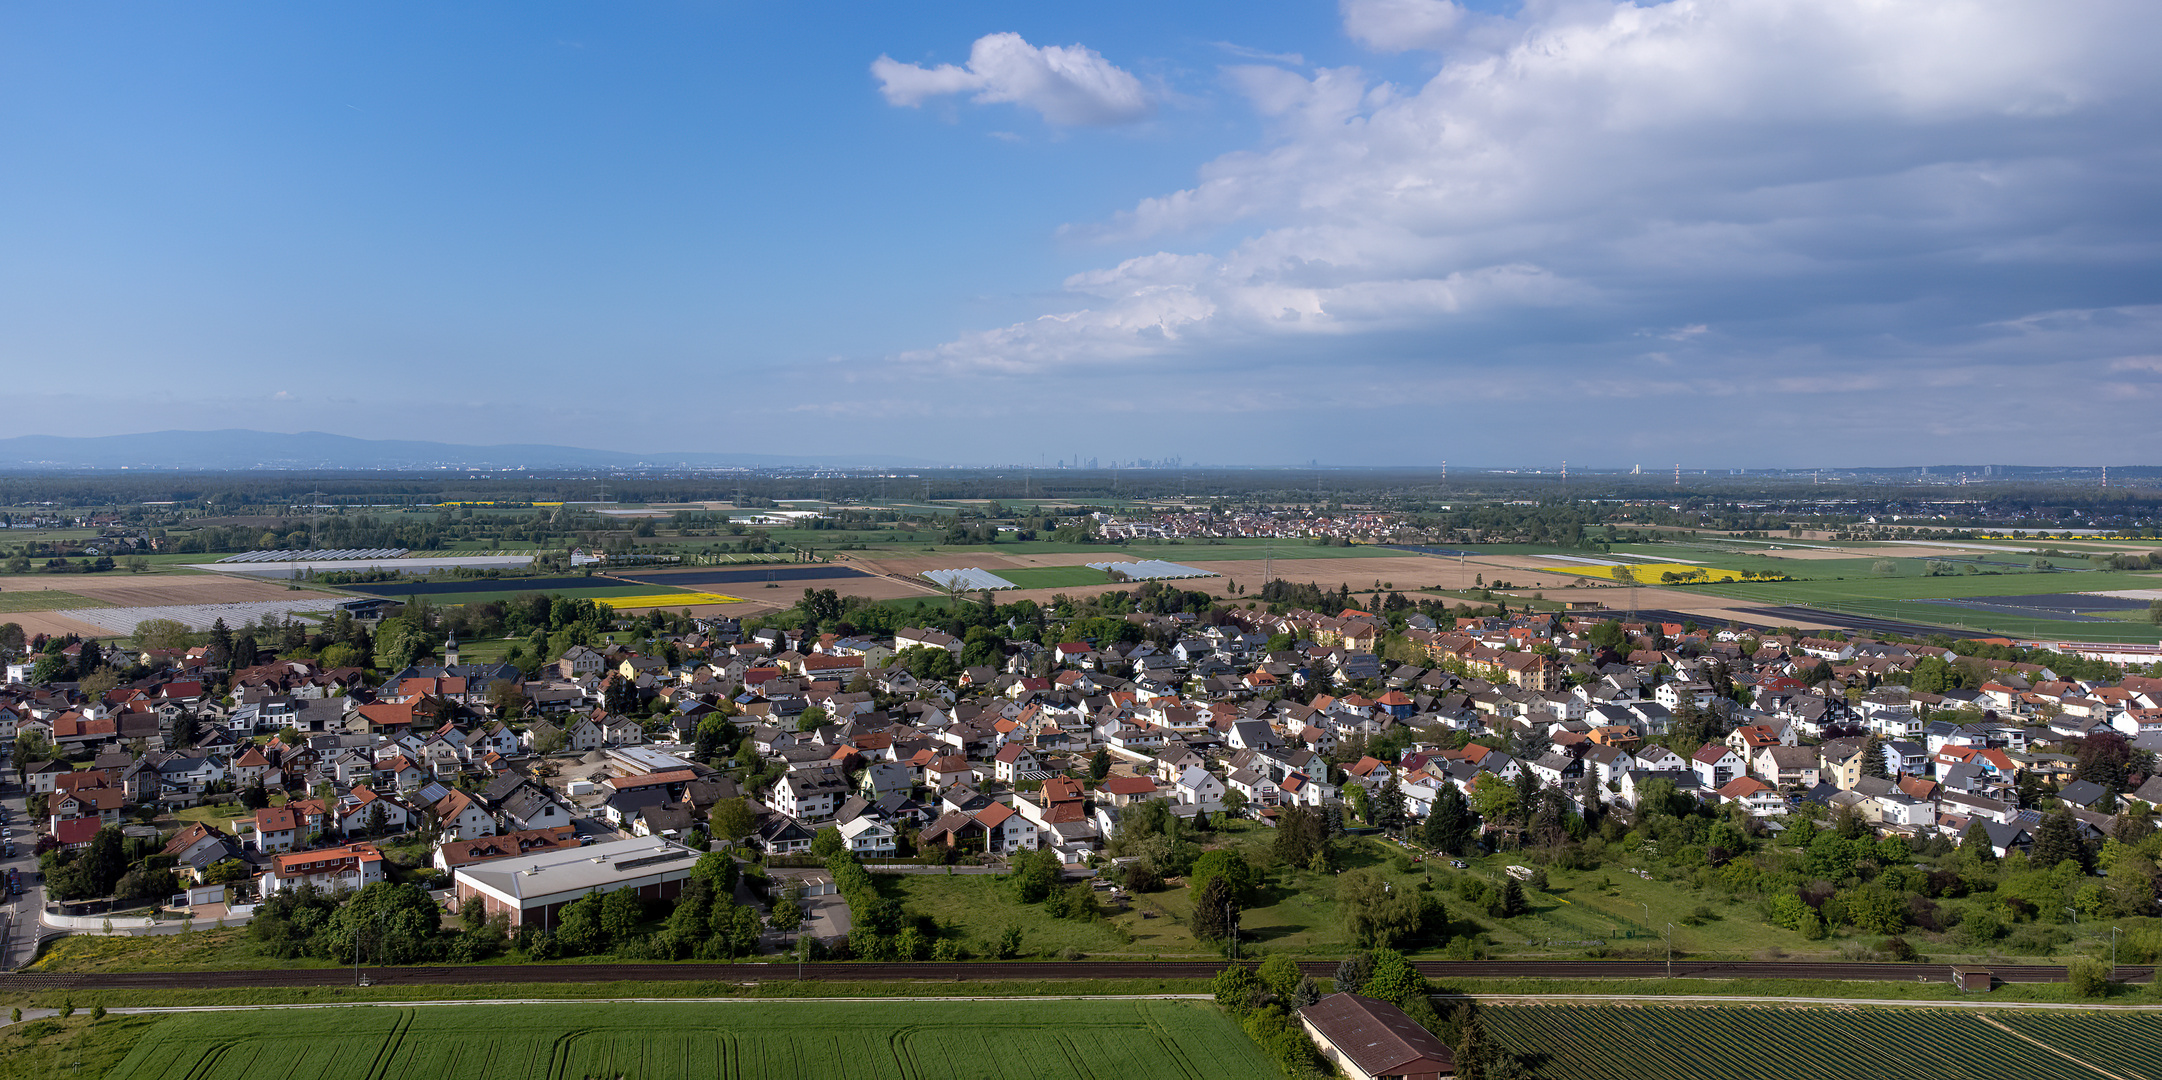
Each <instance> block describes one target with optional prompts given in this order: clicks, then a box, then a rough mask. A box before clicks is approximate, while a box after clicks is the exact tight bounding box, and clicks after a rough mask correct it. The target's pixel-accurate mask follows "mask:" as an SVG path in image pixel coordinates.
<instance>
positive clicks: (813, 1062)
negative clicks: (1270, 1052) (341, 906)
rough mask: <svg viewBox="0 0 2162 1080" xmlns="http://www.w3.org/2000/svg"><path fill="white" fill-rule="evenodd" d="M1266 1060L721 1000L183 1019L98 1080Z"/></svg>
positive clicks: (1156, 1072)
mask: <svg viewBox="0 0 2162 1080" xmlns="http://www.w3.org/2000/svg"><path fill="white" fill-rule="evenodd" d="M1279 1074H1280V1073H1279V1070H1278V1069H1277V1068H1276V1066H1275V1064H1274V1063H1273V1062H1271V1061H1270V1060H1269V1059H1268V1058H1266V1057H1265V1056H1263V1055H1262V1053H1261V1051H1260V1049H1259V1048H1258V1047H1256V1046H1255V1045H1254V1043H1253V1042H1252V1040H1250V1039H1248V1038H1247V1037H1246V1035H1245V1034H1244V1033H1243V1032H1241V1031H1240V1030H1239V1029H1238V1027H1237V1025H1235V1024H1234V1023H1233V1022H1232V1021H1231V1020H1230V1019H1228V1018H1226V1017H1225V1016H1224V1015H1223V1014H1222V1013H1220V1012H1218V1011H1217V1010H1216V1008H1215V1007H1214V1006H1213V1005H1210V1004H1207V1003H1203V1002H1189V1001H1058V1002H1044V1001H1036V1002H1019V1001H1015V1002H997V1001H932V1002H924V1001H893V1002H839V1001H729V1002H720V1003H712V1004H696V1003H684V1004H654V1003H642V1004H622V1005H618V1004H591V1005H589V1004H583V1003H578V1004H573V1003H568V1002H566V1003H564V1004H563V1005H555V1006H525V1005H520V1006H457V1007H442V1006H430V1007H421V1008H365V1009H349V1008H336V1009H319V1010H283V1011H270V1010H266V1011H262V1012H240V1013H217V1014H182V1015H175V1016H171V1017H168V1018H167V1019H164V1020H161V1021H159V1022H158V1023H156V1024H155V1025H152V1026H151V1027H149V1028H148V1029H147V1030H146V1031H145V1032H144V1033H143V1034H142V1036H141V1037H140V1038H139V1039H138V1040H137V1041H136V1043H135V1045H134V1047H133V1048H132V1049H131V1050H129V1051H128V1053H127V1056H126V1057H125V1058H123V1059H122V1060H121V1061H120V1063H119V1064H117V1065H115V1066H114V1067H113V1068H112V1069H111V1070H110V1071H109V1072H107V1073H106V1074H105V1076H106V1080H255V1078H258V1077H277V1078H279V1080H377V1078H381V1080H440V1078H446V1077H455V1078H458V1080H543V1078H545V1080H584V1078H587V1077H608V1078H610V1080H614V1078H617V1077H622V1078H624V1080H693V1078H696V1080H717V1078H737V1077H740V1078H745V1080H750V1078H758V1080H769V1078H770V1080H790V1078H802V1080H832V1078H835V1077H851V1078H856V1077H894V1078H911V1080H913V1078H918V1077H922V1078H932V1077H939V1078H944V1077H955V1078H969V1077H984V1078H991V1077H998V1078H1008V1077H1051V1076H1077V1077H1100V1078H1103V1080H1153V1078H1157V1077H1162V1078H1166V1080H1213V1078H1216V1077H1222V1078H1225V1080H1232V1078H1242V1080H1243V1078H1247V1077H1256V1076H1276V1075H1279Z"/></svg>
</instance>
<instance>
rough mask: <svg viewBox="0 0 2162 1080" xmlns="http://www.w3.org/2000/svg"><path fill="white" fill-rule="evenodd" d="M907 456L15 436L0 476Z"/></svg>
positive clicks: (746, 464)
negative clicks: (106, 471) (102, 471)
mask: <svg viewBox="0 0 2162 1080" xmlns="http://www.w3.org/2000/svg"><path fill="white" fill-rule="evenodd" d="M933 464H935V463H934V462H929V461H921V460H911V459H907V458H889V457H865V456H860V455H835V456H832V457H803V456H791V455H783V454H694V453H653V454H632V453H620V452H617V451H614V450H587V449H583V448H580V447H575V446H546V445H537V444H534V445H526V444H517V445H505V446H461V445H458V444H456V443H438V442H407V441H402V440H396V439H356V438H353V437H351V436H348V435H330V434H325V433H324V432H320V431H303V432H299V433H298V434H284V433H280V432H273V431H245V430H238V429H233V430H226V431H156V432H150V433H148V434H143V435H93V436H84V437H74V436H61V435H18V436H15V437H14V438H9V439H0V471H6V472H48V471H67V470H78V469H173V470H199V471H217V472H222V471H228V470H258V469H260V470H316V469H367V470H376V469H381V470H399V471H405V470H418V469H786V468H811V467H818V466H828V467H836V468H863V467H878V466H903V467H906V466H929V465H933Z"/></svg>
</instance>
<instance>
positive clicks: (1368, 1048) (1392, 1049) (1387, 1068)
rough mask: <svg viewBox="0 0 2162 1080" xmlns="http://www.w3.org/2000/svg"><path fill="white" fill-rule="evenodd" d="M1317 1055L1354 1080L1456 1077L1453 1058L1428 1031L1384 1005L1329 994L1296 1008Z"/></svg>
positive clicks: (1438, 1079)
mask: <svg viewBox="0 0 2162 1080" xmlns="http://www.w3.org/2000/svg"><path fill="white" fill-rule="evenodd" d="M1299 1024H1300V1026H1301V1027H1304V1028H1305V1029H1306V1035H1307V1037H1308V1038H1310V1039H1312V1040H1314V1045H1315V1046H1316V1047H1319V1048H1320V1050H1321V1056H1323V1057H1325V1058H1328V1059H1329V1061H1330V1062H1332V1063H1333V1064H1335V1066H1336V1067H1337V1068H1338V1069H1339V1070H1341V1071H1342V1072H1343V1074H1344V1075H1345V1076H1349V1077H1353V1078H1354V1080H1381V1078H1383V1077H1390V1078H1395V1077H1402V1078H1404V1080H1440V1078H1441V1077H1445V1076H1455V1075H1456V1055H1455V1054H1454V1053H1453V1052H1451V1051H1450V1049H1449V1047H1448V1045H1447V1044H1445V1043H1443V1042H1442V1041H1441V1040H1440V1039H1439V1038H1436V1037H1435V1035H1434V1033H1433V1032H1431V1031H1428V1030H1426V1029H1425V1028H1423V1027H1420V1026H1419V1024H1418V1022H1417V1021H1415V1020H1413V1019H1412V1018H1411V1017H1409V1016H1406V1015H1404V1010H1402V1009H1399V1008H1397V1007H1396V1006H1394V1005H1391V1004H1389V1003H1388V1002H1386V1001H1377V1000H1375V999H1374V998H1370V997H1366V996H1363V995H1360V994H1330V995H1329V996H1328V997H1325V998H1322V999H1321V1000H1320V1001H1317V1002H1315V1003H1313V1004H1312V1005H1308V1006H1306V1007H1305V1008H1303V1009H1300V1010H1299Z"/></svg>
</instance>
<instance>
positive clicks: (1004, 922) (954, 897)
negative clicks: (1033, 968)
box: [877, 874, 1130, 957]
mask: <svg viewBox="0 0 2162 1080" xmlns="http://www.w3.org/2000/svg"><path fill="white" fill-rule="evenodd" d="M877 881H878V883H879V889H880V891H881V892H884V893H885V894H886V895H888V896H891V897H893V898H895V899H897V900H899V901H900V902H901V905H902V907H903V908H904V909H906V910H907V911H908V912H909V913H910V914H912V915H928V916H930V917H931V918H932V919H933V920H934V921H936V922H937V923H938V925H939V931H940V936H942V937H943V936H959V937H960V938H962V940H963V942H964V943H965V945H966V947H967V948H968V950H969V954H970V955H972V956H977V957H983V956H988V955H990V954H991V949H992V943H993V940H994V939H995V938H997V937H998V935H999V933H1000V932H1001V931H1002V930H1004V929H1005V928H1006V927H1008V926H1018V927H1020V928H1021V951H1022V953H1023V955H1042V956H1055V955H1057V953H1058V951H1059V950H1061V949H1065V948H1073V949H1078V950H1080V951H1081V952H1082V953H1085V954H1088V955H1096V954H1100V953H1123V952H1128V951H1130V950H1129V949H1128V947H1127V945H1126V941H1125V938H1124V937H1123V935H1121V934H1120V933H1119V932H1118V931H1117V930H1116V929H1114V928H1113V925H1112V924H1111V923H1110V922H1108V921H1104V922H1077V921H1075V920H1072V919H1054V918H1051V917H1050V916H1049V915H1047V914H1045V912H1044V909H1043V905H1042V904H1023V903H1021V902H1020V901H1018V900H1015V899H1014V898H1013V890H1012V888H1011V887H1010V886H1008V885H1007V883H1006V882H1005V881H1004V880H1003V879H1002V878H998V877H994V876H992V875H989V874H953V875H946V874H880V875H878V876H877Z"/></svg>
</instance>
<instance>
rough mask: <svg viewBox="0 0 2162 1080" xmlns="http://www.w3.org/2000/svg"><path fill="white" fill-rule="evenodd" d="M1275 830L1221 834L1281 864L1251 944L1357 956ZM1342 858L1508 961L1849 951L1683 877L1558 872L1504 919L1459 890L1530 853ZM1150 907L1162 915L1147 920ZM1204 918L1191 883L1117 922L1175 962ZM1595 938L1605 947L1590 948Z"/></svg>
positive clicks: (1253, 920) (1384, 853) (1355, 854)
mask: <svg viewBox="0 0 2162 1080" xmlns="http://www.w3.org/2000/svg"><path fill="white" fill-rule="evenodd" d="M1274 835H1275V834H1274V832H1273V831H1271V830H1268V829H1266V828H1265V827H1263V826H1261V825H1259V824H1256V823H1253V822H1229V823H1227V824H1226V825H1225V826H1224V828H1223V829H1222V830H1220V831H1219V833H1218V836H1219V838H1220V839H1221V840H1227V841H1228V842H1229V843H1231V844H1233V845H1235V846H1236V847H1238V848H1239V849H1240V850H1241V851H1243V852H1245V853H1246V855H1247V858H1248V859H1249V860H1250V861H1252V862H1255V863H1256V864H1257V865H1260V866H1263V867H1266V868H1269V872H1268V875H1267V880H1268V886H1267V889H1266V897H1265V899H1264V901H1263V902H1262V903H1261V904H1259V905H1257V906H1255V907H1252V908H1249V909H1247V910H1246V911H1244V912H1241V913H1240V916H1239V922H1240V926H1241V928H1242V934H1241V939H1242V940H1243V941H1246V942H1248V943H1251V944H1256V945H1259V946H1260V947H1262V948H1263V949H1264V950H1266V951H1269V952H1287V953H1291V954H1294V955H1298V956H1303V957H1309V958H1313V959H1329V958H1336V957H1341V956H1343V955H1344V954H1346V953H1348V952H1350V951H1351V950H1352V944H1351V940H1350V936H1349V935H1348V934H1347V933H1346V932H1345V930H1344V926H1343V915H1342V912H1341V910H1340V909H1339V907H1338V905H1337V903H1336V898H1335V890H1336V881H1335V878H1334V877H1333V876H1329V875H1323V874H1317V873H1314V872H1312V871H1309V870H1305V869H1289V868H1284V867H1279V866H1276V864H1275V860H1274V858H1273V857H1272V856H1271V855H1270V854H1269V852H1268V848H1269V843H1270V841H1271V839H1272V838H1273V836H1274ZM1208 846H1214V845H1213V844H1209V845H1208ZM1340 852H1341V854H1342V859H1341V862H1342V865H1343V866H1344V868H1345V869H1352V868H1357V867H1367V868H1370V869H1372V870H1374V871H1376V872H1378V873H1380V874H1381V875H1382V876H1383V877H1385V878H1387V879H1388V880H1389V881H1390V882H1391V883H1392V884H1393V885H1394V887H1395V888H1399V889H1417V888H1420V887H1422V886H1424V887H1429V888H1433V889H1438V890H1440V892H1441V896H1442V900H1443V902H1444V903H1445V904H1446V905H1447V907H1448V910H1449V918H1450V924H1451V925H1450V927H1449V934H1450V935H1452V936H1457V935H1472V936H1474V937H1476V938H1477V939H1478V940H1479V941H1480V942H1481V946H1482V948H1483V950H1484V952H1485V953H1486V954H1487V955H1489V956H1492V957H1496V958H1517V959H1541V958H1553V959H1560V958H1569V957H1582V956H1586V955H1602V954H1604V955H1614V954H1623V955H1638V954H1641V955H1645V956H1649V955H1651V954H1652V953H1654V952H1659V953H1661V954H1662V955H1663V953H1664V950H1665V947H1666V946H1665V938H1664V936H1663V935H1664V934H1665V926H1666V923H1667V922H1669V921H1676V922H1677V925H1676V928H1675V945H1676V947H1678V948H1679V949H1681V950H1682V951H1683V952H1684V953H1686V954H1689V955H1693V956H1699V957H1705V958H1720V959H1748V958H1754V957H1758V956H1762V955H1770V954H1772V953H1774V952H1777V953H1778V954H1780V955H1787V956H1802V957H1806V956H1814V955H1822V956H1826V957H1829V956H1832V955H1835V954H1836V951H1837V950H1838V948H1839V947H1840V945H1841V944H1842V940H1841V939H1837V938H1834V939H1829V940H1826V941H1821V942H1811V941H1808V940H1806V939H1804V938H1803V937H1802V936H1801V935H1800V934H1798V933H1795V932H1793V931H1791V930H1785V929H1782V928H1780V927H1777V926H1772V925H1770V924H1769V923H1766V922H1765V921H1764V920H1763V919H1762V918H1761V917H1760V916H1759V915H1758V914H1757V912H1756V909H1755V906H1754V904H1753V903H1751V902H1745V903H1739V904H1737V903H1730V902H1728V901H1726V900H1725V899H1723V898H1720V897H1717V896H1713V895H1710V894H1701V895H1700V894H1699V893H1697V892H1696V890H1694V889H1692V888H1690V887H1688V886H1687V885H1685V884H1682V883H1680V882H1666V881H1658V880H1646V879H1643V878H1640V877H1638V876H1637V875H1636V874H1634V873H1631V872H1629V871H1627V870H1624V869H1622V868H1621V867H1620V866H1619V865H1614V866H1610V867H1608V868H1606V869H1600V870H1591V871H1583V872H1573V871H1562V870H1555V871H1551V872H1550V873H1549V875H1548V886H1549V891H1547V892H1537V891H1528V892H1527V893H1526V898H1527V899H1528V900H1529V902H1530V907H1531V910H1530V912H1529V913H1527V914H1525V915H1522V916H1519V917H1517V918H1513V919H1496V918H1492V917H1490V916H1488V915H1487V914H1486V913H1485V912H1484V911H1475V910H1473V909H1472V908H1471V907H1470V905H1469V904H1468V903H1467V902H1466V901H1464V900H1462V899H1461V898H1460V897H1459V896H1458V895H1457V891H1456V887H1457V882H1458V880H1459V879H1461V878H1462V877H1463V876H1464V875H1466V874H1470V875H1474V876H1478V877H1481V878H1485V879H1487V880H1490V881H1499V880H1501V877H1502V874H1503V872H1504V869H1505V868H1506V867H1507V866H1509V865H1510V864H1512V863H1527V859H1526V857H1525V855H1524V853H1521V852H1507V853H1503V854H1499V855H1492V856H1488V857H1486V858H1484V859H1473V860H1467V862H1468V863H1469V868H1468V869H1466V870H1462V871H1459V870H1453V869H1451V868H1450V867H1449V865H1448V860H1446V859H1432V858H1428V859H1424V860H1422V861H1420V862H1417V863H1408V864H1400V863H1399V862H1398V857H1399V856H1403V857H1404V858H1406V859H1408V858H1409V857H1410V855H1411V854H1412V853H1413V851H1412V849H1407V848H1400V847H1397V846H1396V845H1394V844H1391V843H1388V842H1385V841H1382V840H1379V839H1365V838H1353V839H1349V840H1345V841H1342V842H1341V845H1340ZM1406 865H1408V869H1407V868H1405V867H1406ZM1700 905H1701V906H1704V907H1707V908H1709V909H1710V910H1711V912H1712V914H1713V915H1714V916H1715V918H1713V919H1712V920H1710V921H1707V922H1705V923H1704V925H1702V926H1697V927H1690V926H1683V925H1679V923H1678V920H1679V919H1680V918H1681V917H1682V916H1683V915H1684V914H1687V913H1689V912H1690V911H1692V910H1693V909H1695V908H1696V907H1698V906H1700ZM1144 912H1147V913H1149V914H1150V915H1151V916H1153V917H1144V915H1143V914H1142V913H1144ZM1036 918H1038V919H1042V918H1043V916H1041V915H1040V914H1039V915H1037V916H1036ZM1192 919H1193V901H1192V899H1191V897H1190V896H1189V895H1188V893H1187V891H1186V890H1185V889H1184V888H1181V887H1174V888H1170V889H1166V890H1163V891H1161V892H1154V893H1145V894H1142V895H1140V896H1138V897H1136V898H1135V901H1134V909H1133V911H1131V912H1129V913H1127V914H1123V915H1120V916H1117V917H1116V918H1115V919H1113V920H1112V921H1113V922H1115V923H1117V924H1118V925H1119V926H1120V927H1122V928H1124V929H1125V931H1126V932H1127V933H1128V934H1129V935H1131V936H1132V938H1133V943H1132V944H1131V945H1128V946H1126V947H1125V948H1124V949H1123V950H1121V951H1122V952H1123V953H1124V954H1127V955H1133V956H1139V957H1155V956H1161V957H1163V958H1165V959H1173V958H1189V957H1194V956H1200V955H1205V954H1208V953H1211V952H1213V951H1214V950H1213V949H1212V948H1211V947H1209V946H1204V945H1202V944H1201V943H1199V942H1197V941H1196V940H1195V939H1194V936H1193V932H1192V930H1191V925H1192ZM1647 920H1649V924H1647ZM1026 925H1030V926H1033V925H1034V924H1033V923H1030V924H1026ZM1591 942H1597V943H1599V944H1596V945H1594V944H1587V943H1591ZM1445 944H1446V941H1445V940H1442V939H1440V938H1438V937H1437V938H1435V939H1430V940H1424V941H1418V942H1411V943H1407V945H1406V947H1405V948H1406V951H1407V952H1408V953H1410V954H1412V955H1414V956H1419V957H1423V958H1426V959H1442V958H1443V951H1442V949H1443V946H1444V945H1445Z"/></svg>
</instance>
